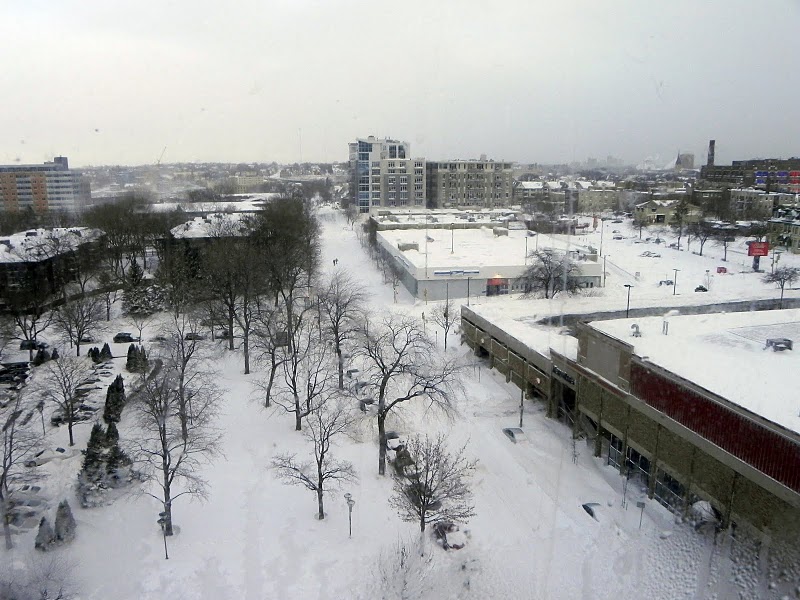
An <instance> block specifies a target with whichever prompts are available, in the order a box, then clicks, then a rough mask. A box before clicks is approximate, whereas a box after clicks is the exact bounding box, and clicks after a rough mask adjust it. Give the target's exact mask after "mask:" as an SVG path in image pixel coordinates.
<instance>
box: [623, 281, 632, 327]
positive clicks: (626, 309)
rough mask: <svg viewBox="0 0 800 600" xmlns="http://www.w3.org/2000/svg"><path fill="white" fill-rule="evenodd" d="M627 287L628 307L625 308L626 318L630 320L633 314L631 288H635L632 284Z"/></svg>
mask: <svg viewBox="0 0 800 600" xmlns="http://www.w3.org/2000/svg"><path fill="white" fill-rule="evenodd" d="M625 287H626V288H628V305H627V306H626V307H625V318H626V319H627V318H628V314H630V312H631V288H632V287H633V286H632V285H631V284H630V283H626V284H625Z"/></svg>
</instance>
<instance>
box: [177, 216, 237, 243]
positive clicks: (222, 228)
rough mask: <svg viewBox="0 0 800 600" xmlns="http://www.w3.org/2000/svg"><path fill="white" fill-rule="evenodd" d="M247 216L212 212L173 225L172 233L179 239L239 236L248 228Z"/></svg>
mask: <svg viewBox="0 0 800 600" xmlns="http://www.w3.org/2000/svg"><path fill="white" fill-rule="evenodd" d="M246 216H247V215H245V214H244V213H211V214H209V215H206V216H205V217H195V218H194V219H192V220H191V221H187V222H186V223H184V224H183V225H178V226H176V227H173V228H172V229H171V230H170V233H171V234H172V236H173V237H175V238H178V239H186V238H211V237H230V236H239V235H242V234H243V233H244V231H245V230H246V229H245V228H244V219H245V218H246Z"/></svg>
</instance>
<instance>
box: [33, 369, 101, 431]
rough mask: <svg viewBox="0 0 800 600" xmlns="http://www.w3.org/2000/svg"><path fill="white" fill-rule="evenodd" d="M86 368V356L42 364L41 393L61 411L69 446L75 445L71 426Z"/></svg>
mask: <svg viewBox="0 0 800 600" xmlns="http://www.w3.org/2000/svg"><path fill="white" fill-rule="evenodd" d="M88 368H89V364H88V363H87V361H86V358H79V357H70V356H63V357H61V358H59V359H58V360H51V361H49V362H47V363H46V364H45V365H44V366H43V369H44V379H43V382H44V385H43V386H42V395H43V396H44V397H45V399H47V400H48V401H49V402H52V403H53V404H55V405H56V407H57V409H58V410H59V411H61V414H62V416H63V419H64V421H66V423H67V430H68V431H69V445H70V446H74V445H75V439H74V437H73V435H72V427H73V425H74V424H75V420H76V419H75V417H77V416H78V409H79V408H80V406H81V398H80V397H79V396H78V394H77V391H78V387H80V384H81V383H82V382H83V380H84V379H85V378H86V373H87V371H88Z"/></svg>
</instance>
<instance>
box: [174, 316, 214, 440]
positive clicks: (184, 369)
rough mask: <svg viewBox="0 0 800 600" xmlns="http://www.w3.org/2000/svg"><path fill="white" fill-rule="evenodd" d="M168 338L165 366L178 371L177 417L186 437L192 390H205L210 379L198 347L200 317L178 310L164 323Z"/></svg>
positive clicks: (176, 380) (176, 381)
mask: <svg viewBox="0 0 800 600" xmlns="http://www.w3.org/2000/svg"><path fill="white" fill-rule="evenodd" d="M163 331H164V335H165V337H166V338H167V340H166V342H165V343H164V344H163V346H162V355H163V357H164V367H163V368H164V369H166V370H168V371H171V372H172V373H174V375H175V384H176V393H177V395H178V405H177V409H178V420H179V421H180V423H181V432H182V435H183V437H184V438H186V437H187V436H188V435H189V418H190V417H189V415H190V412H191V411H190V407H189V400H190V398H191V395H192V393H193V391H192V390H193V389H194V393H198V392H200V391H202V390H203V385H202V384H203V383H204V380H206V379H208V377H209V375H210V371H211V370H210V369H207V368H206V367H207V365H202V364H201V363H202V362H204V361H203V360H201V357H200V354H199V351H200V346H199V343H198V342H199V338H200V321H199V319H198V318H197V316H196V315H194V314H192V313H182V314H178V313H175V314H173V315H172V317H171V319H170V321H169V322H168V323H167V324H166V325H165V327H164V330H163Z"/></svg>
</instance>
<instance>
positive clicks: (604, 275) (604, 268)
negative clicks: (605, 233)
mask: <svg viewBox="0 0 800 600" xmlns="http://www.w3.org/2000/svg"><path fill="white" fill-rule="evenodd" d="M607 258H608V255H606V256H604V257H603V287H606V259H607Z"/></svg>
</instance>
